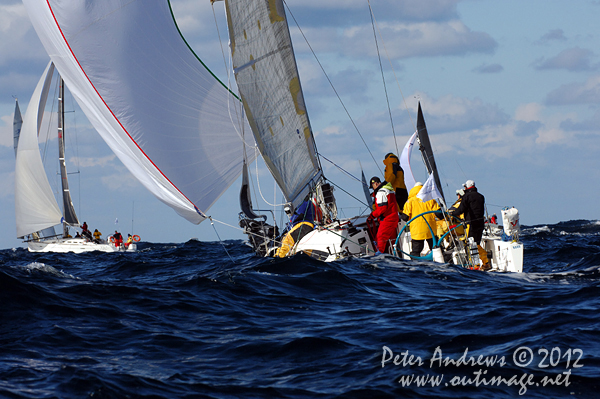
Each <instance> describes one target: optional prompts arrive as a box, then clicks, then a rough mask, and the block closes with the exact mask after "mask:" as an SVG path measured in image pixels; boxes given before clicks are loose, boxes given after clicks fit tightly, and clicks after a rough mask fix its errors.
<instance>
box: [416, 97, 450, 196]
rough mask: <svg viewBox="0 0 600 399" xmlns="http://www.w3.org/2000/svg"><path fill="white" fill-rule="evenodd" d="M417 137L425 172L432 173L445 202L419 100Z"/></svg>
mask: <svg viewBox="0 0 600 399" xmlns="http://www.w3.org/2000/svg"><path fill="white" fill-rule="evenodd" d="M417 137H418V139H419V150H421V154H422V155H423V162H425V167H426V168H427V173H429V174H432V173H433V178H434V180H435V185H436V186H437V188H438V190H439V192H440V194H442V199H444V202H445V201H446V199H445V198H444V191H443V190H442V184H441V183H440V176H439V174H438V170H437V166H436V164H435V159H434V157H433V150H432V148H431V142H430V141H429V134H428V133H427V126H425V119H424V118H423V111H421V102H419V111H418V115H417Z"/></svg>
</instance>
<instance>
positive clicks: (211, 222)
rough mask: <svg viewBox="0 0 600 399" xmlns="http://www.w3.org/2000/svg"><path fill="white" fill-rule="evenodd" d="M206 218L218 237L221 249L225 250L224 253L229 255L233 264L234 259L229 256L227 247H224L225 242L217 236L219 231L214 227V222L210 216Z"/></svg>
mask: <svg viewBox="0 0 600 399" xmlns="http://www.w3.org/2000/svg"><path fill="white" fill-rule="evenodd" d="M208 218H209V219H210V224H211V225H212V227H213V229H215V233H216V234H217V237H218V238H219V242H220V243H221V245H222V246H223V249H224V250H225V253H226V254H227V256H229V259H231V262H232V263H233V264H234V265H235V261H234V260H233V258H232V257H231V255H229V252H228V251H227V248H225V244H224V243H223V240H221V237H220V236H219V232H218V231H217V228H216V227H215V224H214V223H213V220H212V218H211V217H210V216H209V217H208Z"/></svg>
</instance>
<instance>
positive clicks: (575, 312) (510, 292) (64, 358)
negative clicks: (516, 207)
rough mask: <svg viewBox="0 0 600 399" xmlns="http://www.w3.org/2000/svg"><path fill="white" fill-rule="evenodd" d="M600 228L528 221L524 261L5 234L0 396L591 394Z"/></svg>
mask: <svg viewBox="0 0 600 399" xmlns="http://www.w3.org/2000/svg"><path fill="white" fill-rule="evenodd" d="M599 233H600V224H599V223H598V221H586V220H577V221H569V222H562V223H558V224H555V225H540V226H525V227H524V229H523V236H522V239H523V242H524V244H525V248H526V249H525V251H526V252H525V262H524V263H525V264H524V270H525V272H524V273H522V274H496V273H481V272H478V271H472V270H467V269H463V268H460V267H456V266H453V265H441V264H434V263H429V262H410V261H404V260H398V259H394V258H391V257H386V256H377V257H369V258H363V259H350V260H345V261H341V262H336V263H329V264H325V263H322V262H319V261H316V260H314V259H312V258H309V257H306V256H297V257H294V258H291V259H265V258H257V257H255V256H253V255H252V254H251V253H250V249H249V248H248V247H247V246H245V245H244V244H243V243H242V242H241V241H235V240H234V241H226V242H223V243H218V242H200V241H197V240H190V241H189V242H186V243H183V244H170V243H165V244H161V243H141V244H140V251H139V252H137V253H122V254H97V253H93V254H80V255H74V254H68V255H64V254H31V253H28V252H27V251H26V250H23V249H16V250H13V249H7V250H4V251H0V303H2V306H1V307H0V320H1V323H0V345H1V348H2V351H1V352H0V359H1V361H0V397H9V398H34V397H35V398H42V397H48V398H55V397H56V398H81V397H93V398H98V397H99V398H122V397H130V398H149V397H152V398H176V397H177V398H186V397H189V398H196V397H206V398H240V397H269V398H270V397H285V398H320V397H323V398H329V397H343V398H348V397H357V398H358V397H361V398H362V397H390V398H391V397H414V398H421V397H423V398H425V397H456V398H459V397H469V398H489V397H504V398H513V397H517V396H523V397H539V398H548V397H552V398H558V397H596V391H597V388H596V386H597V384H598V381H600V378H599V377H600V375H599V374H600V359H599V355H598V353H599V345H598V343H597V342H598V331H600V318H599V317H598V309H599V305H600V299H599V295H598V294H599V292H600V289H599V285H600V234H599ZM385 348H387V350H386V349H385ZM528 350H530V351H531V357H530V358H528V356H529V353H530V352H528ZM390 353H392V354H393V357H390V356H391V355H390ZM544 355H547V356H546V358H544ZM580 355H581V356H580ZM396 356H397V357H396ZM410 356H412V361H408V360H409V359H410ZM480 356H481V359H484V360H485V361H487V362H488V363H485V362H484V363H482V364H478V363H477V359H479V357H480ZM522 356H523V357H522ZM521 357H522V358H521ZM461 358H464V360H465V361H464V362H463V361H460V360H461ZM386 359H387V360H386ZM394 359H396V362H394ZM403 359H404V362H403ZM416 359H420V360H421V361H422V364H419V362H417V361H416ZM469 359H473V360H469ZM494 359H495V360H494ZM501 359H503V361H504V364H501V362H500V360H501ZM484 360H482V361H484ZM444 361H446V363H444ZM492 361H494V363H493V364H491V363H490V362H492ZM527 361H529V363H527ZM526 363H527V364H526ZM382 365H383V366H382ZM546 365H547V366H546ZM578 366H581V367H578ZM524 375H525V377H523V376H524ZM515 376H516V377H515ZM530 376H531V377H530ZM419 378H420V379H419ZM486 378H487V380H486ZM494 378H495V379H494ZM515 378H516V379H515ZM523 378H524V379H525V380H523ZM528 378H529V379H531V381H529V382H531V383H532V384H531V385H528V383H527V381H528V380H527V379H528ZM544 378H545V380H544ZM438 379H439V381H438ZM557 379H558V380H557ZM565 379H566V381H565ZM424 381H426V382H424ZM490 381H494V383H491V382H490ZM498 381H499V382H498ZM548 381H552V382H548ZM557 381H558V382H557ZM437 382H439V385H436V384H437ZM420 383H423V384H421V385H422V386H420V385H419V384H420ZM544 384H545V386H544ZM523 390H524V392H523ZM521 394H523V395H521Z"/></svg>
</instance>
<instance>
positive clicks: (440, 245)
mask: <svg viewBox="0 0 600 399" xmlns="http://www.w3.org/2000/svg"><path fill="white" fill-rule="evenodd" d="M415 142H417V143H418V148H419V150H420V151H421V155H422V159H423V163H424V165H425V168H426V170H427V173H428V175H429V178H428V182H429V183H430V184H429V185H428V184H427V183H428V182H426V183H425V185H424V186H423V187H428V186H429V187H433V190H432V191H433V193H432V194H430V195H429V197H428V198H431V199H436V200H438V202H439V203H440V204H441V205H442V208H443V209H446V210H447V209H448V207H447V206H446V199H445V197H444V193H443V191H442V184H441V182H440V177H439V173H438V168H437V165H436V162H435V157H434V154H433V149H432V146H431V141H430V139H429V134H428V132H427V126H426V124H425V118H424V117H423V111H422V109H421V104H420V103H419V104H418V110H417V131H416V132H415V133H414V134H413V135H412V136H411V138H410V139H409V140H408V141H407V143H406V145H405V146H404V149H403V151H402V155H401V157H400V166H401V167H402V169H403V170H404V179H405V183H406V185H407V187H413V186H414V185H415V178H414V176H413V172H412V166H411V163H410V159H411V157H410V155H411V152H412V149H413V147H414V144H415ZM424 200H425V199H424ZM501 214H502V220H503V227H502V228H500V227H498V225H497V224H495V223H489V222H488V223H486V225H485V229H484V232H483V237H482V242H481V248H482V250H483V251H485V252H486V257H487V258H488V260H489V262H490V270H489V271H493V272H513V273H521V272H522V271H523V251H524V247H523V243H522V242H521V241H520V240H519V233H520V225H519V211H518V210H517V209H516V208H514V207H505V208H504V209H502V211H501ZM443 216H444V220H443V221H442V223H441V224H442V226H444V225H445V226H446V228H445V230H444V231H443V233H442V234H436V233H437V231H436V232H434V231H433V230H434V229H436V230H437V226H430V229H431V230H432V236H433V242H434V248H427V251H426V253H425V254H423V255H424V256H419V257H415V256H411V255H410V252H411V251H410V241H411V240H410V232H409V231H410V230H409V227H410V223H411V222H412V221H414V220H418V219H419V218H421V217H423V214H421V215H417V216H415V217H414V218H413V219H412V220H410V221H409V222H408V223H406V224H405V225H404V226H402V228H401V230H400V233H399V234H398V238H397V240H396V245H395V246H394V248H395V250H394V252H395V255H396V256H400V257H402V258H404V259H415V258H416V259H421V260H429V261H434V262H439V263H446V262H448V263H453V264H456V265H460V266H463V267H467V268H470V269H479V266H480V265H481V264H482V263H483V262H482V261H481V260H480V259H479V250H478V248H477V244H476V243H475V242H473V241H471V242H470V241H469V240H468V238H467V237H466V235H465V234H464V233H461V234H458V231H459V229H462V230H464V229H465V227H466V225H465V223H464V221H461V220H458V219H455V218H452V217H450V215H449V214H448V213H447V212H444V213H443ZM436 235H438V237H436Z"/></svg>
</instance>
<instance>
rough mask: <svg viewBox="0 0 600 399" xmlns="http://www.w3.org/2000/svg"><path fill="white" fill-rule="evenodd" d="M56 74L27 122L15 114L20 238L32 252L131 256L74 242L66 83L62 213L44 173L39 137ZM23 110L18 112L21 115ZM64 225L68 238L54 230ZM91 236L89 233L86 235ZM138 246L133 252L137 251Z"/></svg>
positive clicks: (109, 246)
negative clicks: (92, 252)
mask: <svg viewBox="0 0 600 399" xmlns="http://www.w3.org/2000/svg"><path fill="white" fill-rule="evenodd" d="M53 73H54V64H53V63H52V62H50V63H48V66H47V67H46V69H45V71H44V73H43V74H42V77H41V78H40V80H39V82H38V84H37V86H36V88H35V90H34V93H33V95H32V97H31V100H30V101H29V105H28V107H27V111H26V112H25V119H24V120H21V113H20V110H18V103H17V105H16V109H15V116H14V124H13V125H14V127H15V155H16V165H15V215H16V226H17V237H19V238H24V239H25V242H26V243H27V247H28V249H29V251H31V252H74V253H82V252H89V251H102V252H115V251H121V250H125V248H122V247H115V245H114V244H113V243H109V242H106V241H104V242H94V241H92V237H91V233H89V239H86V238H85V237H81V238H79V237H77V238H73V237H70V235H69V227H71V228H73V227H75V226H76V227H79V220H78V218H77V215H76V213H75V209H74V207H73V202H72V200H71V194H70V190H69V183H68V176H67V168H66V162H65V141H64V108H63V99H64V84H63V82H62V80H60V89H59V102H58V104H59V106H58V115H59V117H58V147H59V150H58V159H59V164H60V175H61V182H62V200H63V210H62V212H61V210H60V209H59V206H58V203H57V201H56V199H55V198H54V193H53V192H52V188H51V186H50V183H49V181H48V177H47V175H46V172H45V170H44V165H43V163H42V157H41V155H40V150H39V143H38V136H39V132H40V127H41V125H42V119H43V116H44V108H45V106H46V100H47V98H48V91H49V88H50V84H51V81H52V76H53ZM17 110H18V111H17ZM56 225H61V227H62V230H63V231H62V232H61V233H59V234H57V233H55V230H54V226H56ZM84 234H85V232H84ZM135 250H136V244H132V245H130V246H129V248H127V251H135Z"/></svg>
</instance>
